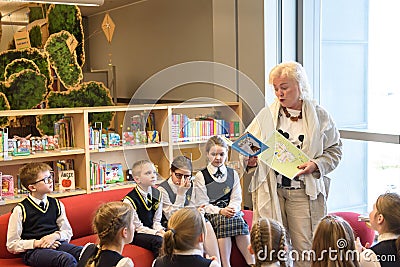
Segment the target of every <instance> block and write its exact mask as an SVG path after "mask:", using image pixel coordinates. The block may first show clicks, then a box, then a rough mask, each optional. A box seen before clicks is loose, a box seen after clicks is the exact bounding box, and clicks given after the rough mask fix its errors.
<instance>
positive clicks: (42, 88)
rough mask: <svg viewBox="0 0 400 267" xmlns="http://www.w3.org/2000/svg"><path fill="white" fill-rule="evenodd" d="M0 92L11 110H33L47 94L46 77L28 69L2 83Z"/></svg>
mask: <svg viewBox="0 0 400 267" xmlns="http://www.w3.org/2000/svg"><path fill="white" fill-rule="evenodd" d="M1 90H2V93H4V94H5V95H6V97H7V100H8V102H9V104H10V108H11V109H30V108H34V107H36V106H37V105H38V104H40V102H42V101H43V98H44V97H45V96H46V94H47V87H46V77H45V76H44V75H43V74H40V73H38V72H36V71H33V70H30V69H27V70H23V71H20V72H18V73H14V74H12V75H11V76H10V78H9V79H8V80H7V81H6V82H4V83H2V86H1Z"/></svg>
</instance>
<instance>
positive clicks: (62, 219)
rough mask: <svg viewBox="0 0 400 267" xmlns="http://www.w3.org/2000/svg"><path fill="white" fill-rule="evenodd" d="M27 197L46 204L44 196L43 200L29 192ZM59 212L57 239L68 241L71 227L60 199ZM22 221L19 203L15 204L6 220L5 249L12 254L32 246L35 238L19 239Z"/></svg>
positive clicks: (37, 202)
mask: <svg viewBox="0 0 400 267" xmlns="http://www.w3.org/2000/svg"><path fill="white" fill-rule="evenodd" d="M28 197H29V198H30V199H31V200H32V201H33V202H35V203H36V204H37V205H39V203H40V202H41V201H43V202H44V205H45V206H46V205H47V202H48V200H47V197H46V196H45V197H44V199H43V200H41V199H37V198H34V197H33V196H32V195H30V194H29V196H28ZM60 212H61V214H60V216H58V218H57V220H56V224H57V226H58V229H59V231H56V232H57V233H58V234H60V239H59V241H67V242H69V241H70V240H71V237H72V228H71V225H70V224H69V221H68V218H67V216H66V214H65V207H64V204H63V203H62V202H61V201H60ZM22 221H23V215H22V208H21V207H20V206H19V205H17V206H15V208H14V209H13V211H12V213H11V216H10V219H9V221H8V230H7V249H8V251H9V252H11V253H14V254H17V253H22V252H25V251H26V250H28V249H33V248H34V242H35V239H29V240H24V239H21V234H22V230H23V227H22Z"/></svg>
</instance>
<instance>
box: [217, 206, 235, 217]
mask: <svg viewBox="0 0 400 267" xmlns="http://www.w3.org/2000/svg"><path fill="white" fill-rule="evenodd" d="M219 213H220V214H221V215H224V216H225V217H228V218H231V217H233V216H235V213H236V211H235V209H234V208H231V207H225V208H223V209H220V211H219Z"/></svg>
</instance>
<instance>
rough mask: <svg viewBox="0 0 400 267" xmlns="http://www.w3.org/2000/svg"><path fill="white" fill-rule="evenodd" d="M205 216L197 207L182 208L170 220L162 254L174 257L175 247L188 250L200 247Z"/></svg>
mask: <svg viewBox="0 0 400 267" xmlns="http://www.w3.org/2000/svg"><path fill="white" fill-rule="evenodd" d="M203 234H204V224H203V217H202V215H201V213H200V212H199V211H198V210H197V209H192V208H182V209H180V210H178V211H176V212H175V213H174V214H172V216H171V218H170V219H169V220H168V230H167V231H166V232H165V234H164V240H163V245H162V248H161V250H162V254H163V255H166V256H167V257H172V254H173V251H174V249H177V250H181V251H187V250H190V249H194V248H199V243H200V242H202V241H203Z"/></svg>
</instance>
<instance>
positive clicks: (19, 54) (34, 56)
mask: <svg viewBox="0 0 400 267" xmlns="http://www.w3.org/2000/svg"><path fill="white" fill-rule="evenodd" d="M21 58H26V59H29V60H32V61H33V62H34V63H35V64H36V66H37V67H38V68H39V70H40V73H41V74H43V75H44V76H45V77H46V80H47V82H46V87H50V86H51V85H52V84H53V76H51V70H50V65H49V62H48V60H47V56H46V54H45V53H41V52H40V51H39V49H37V48H27V49H22V50H15V49H14V50H6V51H3V52H1V53H0V81H5V80H6V78H5V76H4V74H5V68H6V66H7V65H8V64H10V63H11V62H12V61H14V60H16V59H21Z"/></svg>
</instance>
